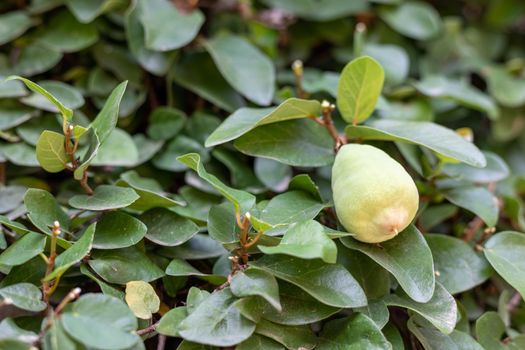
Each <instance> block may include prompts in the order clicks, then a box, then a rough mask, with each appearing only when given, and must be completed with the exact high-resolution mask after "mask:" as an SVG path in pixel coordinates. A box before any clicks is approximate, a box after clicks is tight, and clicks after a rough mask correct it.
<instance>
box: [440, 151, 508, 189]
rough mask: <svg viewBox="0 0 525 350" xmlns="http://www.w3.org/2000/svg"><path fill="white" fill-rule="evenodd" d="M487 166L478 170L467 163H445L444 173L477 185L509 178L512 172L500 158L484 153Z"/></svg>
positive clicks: (493, 154)
mask: <svg viewBox="0 0 525 350" xmlns="http://www.w3.org/2000/svg"><path fill="white" fill-rule="evenodd" d="M483 155H484V156H485V159H486V160H487V165H486V166H485V167H484V168H477V167H473V166H470V165H467V164H465V163H457V164H454V163H445V165H444V166H443V173H445V174H447V175H449V176H452V177H454V178H456V179H457V180H459V181H461V180H466V181H469V182H475V183H490V182H497V181H501V180H503V179H505V178H506V177H508V176H509V173H510V170H509V167H508V166H507V164H506V163H505V161H504V160H503V159H501V157H500V156H498V155H497V154H495V153H492V152H483Z"/></svg>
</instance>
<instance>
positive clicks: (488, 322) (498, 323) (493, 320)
mask: <svg viewBox="0 0 525 350" xmlns="http://www.w3.org/2000/svg"><path fill="white" fill-rule="evenodd" d="M504 333H505V323H503V320H502V319H501V318H500V317H499V315H498V313H497V312H494V311H489V312H485V313H484V314H483V315H482V316H481V317H479V318H478V319H477V320H476V336H477V338H478V341H479V343H480V344H481V345H483V347H484V348H485V349H495V350H503V349H506V347H505V346H504V345H503V344H502V343H501V341H500V339H501V337H502V336H503V334H504Z"/></svg>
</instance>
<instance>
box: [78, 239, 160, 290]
mask: <svg viewBox="0 0 525 350" xmlns="http://www.w3.org/2000/svg"><path fill="white" fill-rule="evenodd" d="M88 263H89V266H90V267H91V268H92V269H93V270H94V271H95V272H96V273H97V274H98V275H99V276H100V277H102V278H103V279H104V280H106V281H108V282H109V283H116V284H126V283H128V282H129V281H144V282H151V281H154V280H156V279H159V278H161V277H163V276H164V271H162V270H161V269H160V268H159V267H158V266H157V265H155V264H154V263H153V262H151V260H149V259H148V257H147V256H146V255H145V254H144V253H143V252H141V251H140V250H138V248H137V247H136V246H133V247H129V248H123V249H116V250H102V251H95V252H93V253H92V255H91V259H90V260H89V262H88Z"/></svg>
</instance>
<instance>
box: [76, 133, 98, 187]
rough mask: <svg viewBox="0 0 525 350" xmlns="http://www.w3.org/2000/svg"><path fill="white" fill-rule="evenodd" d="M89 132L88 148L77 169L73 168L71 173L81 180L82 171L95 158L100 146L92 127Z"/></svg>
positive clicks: (85, 169) (83, 171) (84, 170)
mask: <svg viewBox="0 0 525 350" xmlns="http://www.w3.org/2000/svg"><path fill="white" fill-rule="evenodd" d="M89 133H90V141H89V148H88V150H87V152H86V154H85V155H84V158H83V161H82V163H81V164H80V165H79V166H78V168H77V169H75V172H74V173H73V176H74V178H75V180H79V181H80V180H82V178H83V177H84V173H85V172H86V171H87V169H88V167H89V165H90V164H91V162H92V161H93V159H95V157H96V156H97V153H98V150H99V148H100V141H99V138H98V136H97V134H96V132H95V131H94V130H93V129H90V131H89Z"/></svg>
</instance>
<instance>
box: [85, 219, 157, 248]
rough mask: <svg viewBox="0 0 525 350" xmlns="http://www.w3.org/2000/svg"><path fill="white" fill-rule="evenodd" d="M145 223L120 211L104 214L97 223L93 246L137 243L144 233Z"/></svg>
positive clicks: (122, 246)
mask: <svg viewBox="0 0 525 350" xmlns="http://www.w3.org/2000/svg"><path fill="white" fill-rule="evenodd" d="M146 231H147V228H146V225H145V224H143V223H142V222H141V221H140V220H138V219H136V218H134V217H133V216H131V215H128V214H126V213H123V212H121V211H113V212H109V213H107V214H105V215H104V216H103V217H102V218H101V219H100V220H99V221H98V223H97V229H96V231H95V239H94V240H93V247H94V248H96V249H117V248H125V247H129V246H132V245H135V244H137V243H138V242H140V241H141V240H142V238H144V236H145V235H146Z"/></svg>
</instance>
